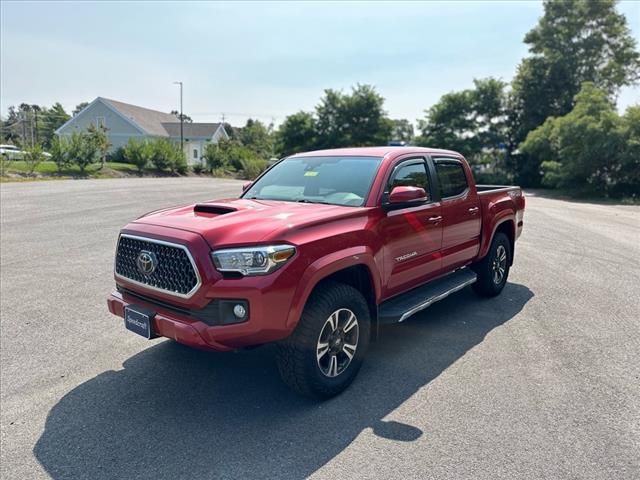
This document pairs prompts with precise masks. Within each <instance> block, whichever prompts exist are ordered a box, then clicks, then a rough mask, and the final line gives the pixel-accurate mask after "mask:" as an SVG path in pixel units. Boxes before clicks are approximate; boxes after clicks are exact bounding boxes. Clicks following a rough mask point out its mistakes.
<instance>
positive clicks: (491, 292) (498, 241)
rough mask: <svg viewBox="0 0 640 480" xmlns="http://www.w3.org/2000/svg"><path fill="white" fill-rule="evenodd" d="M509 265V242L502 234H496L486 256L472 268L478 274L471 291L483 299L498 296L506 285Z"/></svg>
mask: <svg viewBox="0 0 640 480" xmlns="http://www.w3.org/2000/svg"><path fill="white" fill-rule="evenodd" d="M510 265H511V242H510V241H509V237H507V236H506V235H505V234H504V233H502V232H498V233H496V234H495V236H494V237H493V241H492V242H491V247H490V248H489V252H488V253H487V255H486V256H485V257H484V258H483V259H482V260H480V261H479V262H478V263H476V264H474V265H473V266H472V268H473V270H474V271H475V272H476V273H477V274H478V279H477V280H476V282H475V283H474V284H473V289H474V290H475V291H476V293H478V294H479V295H482V296H483V297H495V296H496V295H498V294H500V292H502V289H503V288H504V286H505V285H506V283H507V278H508V277H509V267H510ZM500 272H502V273H501V274H500Z"/></svg>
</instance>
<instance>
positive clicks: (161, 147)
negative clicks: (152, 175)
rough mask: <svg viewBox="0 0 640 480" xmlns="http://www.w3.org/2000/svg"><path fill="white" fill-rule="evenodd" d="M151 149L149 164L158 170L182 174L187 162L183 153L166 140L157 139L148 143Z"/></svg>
mask: <svg viewBox="0 0 640 480" xmlns="http://www.w3.org/2000/svg"><path fill="white" fill-rule="evenodd" d="M148 144H149V145H150V148H151V151H152V152H151V158H150V160H151V163H152V164H153V165H154V166H155V167H156V168H157V169H158V170H166V169H169V171H170V172H171V173H176V172H180V173H182V172H184V171H186V168H187V161H186V159H185V156H184V152H182V151H181V150H180V148H179V147H177V146H176V145H174V144H173V143H171V142H170V141H169V140H167V139H166V138H158V139H156V140H154V141H151V142H148Z"/></svg>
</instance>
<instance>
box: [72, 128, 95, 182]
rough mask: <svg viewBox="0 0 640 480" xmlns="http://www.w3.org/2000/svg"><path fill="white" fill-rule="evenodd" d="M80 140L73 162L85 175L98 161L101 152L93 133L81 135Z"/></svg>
mask: <svg viewBox="0 0 640 480" xmlns="http://www.w3.org/2000/svg"><path fill="white" fill-rule="evenodd" d="M78 138H79V140H80V144H79V148H78V150H77V154H76V156H75V158H74V159H73V162H74V163H75V164H76V165H78V167H80V174H82V175H84V174H85V171H86V169H87V167H88V166H89V165H91V164H92V163H95V162H96V161H97V160H98V158H99V157H100V155H101V150H100V145H99V144H98V143H97V142H96V141H95V138H94V137H93V136H92V134H91V133H87V132H83V133H80V134H79V137H78Z"/></svg>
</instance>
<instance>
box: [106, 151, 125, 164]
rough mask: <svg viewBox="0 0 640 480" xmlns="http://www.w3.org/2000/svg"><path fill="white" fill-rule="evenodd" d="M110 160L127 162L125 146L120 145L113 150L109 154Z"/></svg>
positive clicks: (108, 159)
mask: <svg viewBox="0 0 640 480" xmlns="http://www.w3.org/2000/svg"><path fill="white" fill-rule="evenodd" d="M107 161H108V162H116V163H127V161H126V159H125V158H124V147H118V148H117V149H115V150H114V151H113V152H111V153H109V154H107Z"/></svg>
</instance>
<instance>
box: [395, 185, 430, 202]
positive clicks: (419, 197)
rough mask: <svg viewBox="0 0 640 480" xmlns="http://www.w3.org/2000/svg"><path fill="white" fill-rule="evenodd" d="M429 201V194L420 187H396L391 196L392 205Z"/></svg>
mask: <svg viewBox="0 0 640 480" xmlns="http://www.w3.org/2000/svg"><path fill="white" fill-rule="evenodd" d="M426 201H427V192H425V190H424V188H420V187H394V189H393V190H391V193H390V194H389V204H390V205H401V204H404V203H420V202H426Z"/></svg>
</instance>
